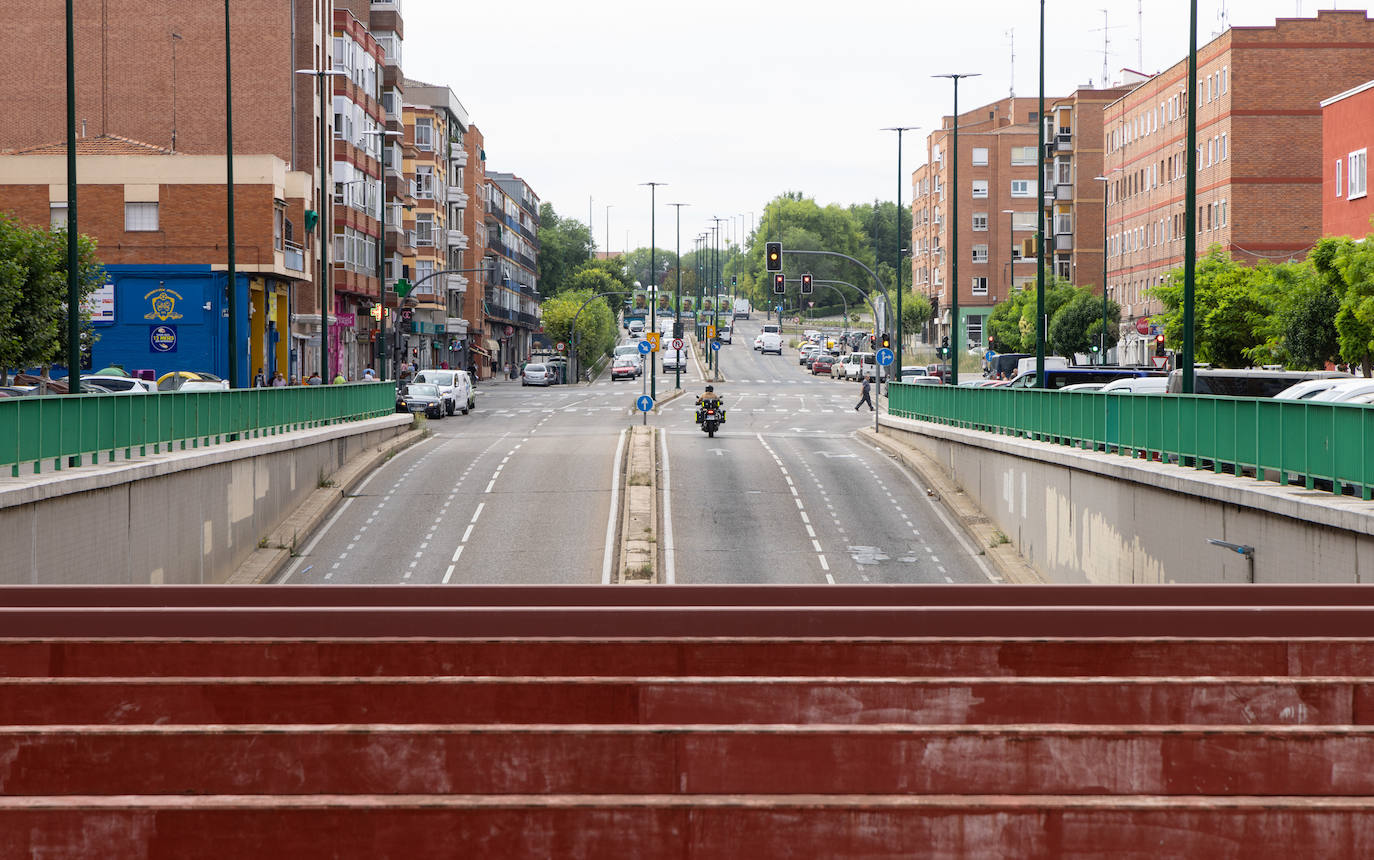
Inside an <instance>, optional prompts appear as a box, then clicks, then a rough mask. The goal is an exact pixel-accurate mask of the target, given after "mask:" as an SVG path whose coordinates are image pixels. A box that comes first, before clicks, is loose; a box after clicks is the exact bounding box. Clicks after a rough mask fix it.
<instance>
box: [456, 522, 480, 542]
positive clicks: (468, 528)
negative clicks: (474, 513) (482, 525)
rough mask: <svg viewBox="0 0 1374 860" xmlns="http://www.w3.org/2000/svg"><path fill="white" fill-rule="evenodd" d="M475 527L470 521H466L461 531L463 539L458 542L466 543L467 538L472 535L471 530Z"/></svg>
mask: <svg viewBox="0 0 1374 860" xmlns="http://www.w3.org/2000/svg"><path fill="white" fill-rule="evenodd" d="M474 528H476V526H475V525H473V524H472V523H468V527H467V529H466V530H465V531H464V532H463V539H462V540H461V541H459V543H467V542H468V538H470V537H472V530H473V529H474Z"/></svg>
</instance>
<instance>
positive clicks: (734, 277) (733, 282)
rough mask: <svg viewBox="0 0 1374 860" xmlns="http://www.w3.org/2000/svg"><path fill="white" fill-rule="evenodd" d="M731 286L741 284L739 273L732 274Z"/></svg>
mask: <svg viewBox="0 0 1374 860" xmlns="http://www.w3.org/2000/svg"><path fill="white" fill-rule="evenodd" d="M730 286H732V287H738V286H739V276H738V275H731V276H730Z"/></svg>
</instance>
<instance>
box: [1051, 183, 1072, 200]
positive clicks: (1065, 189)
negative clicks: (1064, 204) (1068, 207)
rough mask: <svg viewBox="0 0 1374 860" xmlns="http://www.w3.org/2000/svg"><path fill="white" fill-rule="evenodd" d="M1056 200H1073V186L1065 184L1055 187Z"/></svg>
mask: <svg viewBox="0 0 1374 860" xmlns="http://www.w3.org/2000/svg"><path fill="white" fill-rule="evenodd" d="M1054 199H1055V200H1060V201H1063V200H1072V199H1073V186H1072V185H1068V184H1064V183H1061V184H1059V185H1056V186H1054Z"/></svg>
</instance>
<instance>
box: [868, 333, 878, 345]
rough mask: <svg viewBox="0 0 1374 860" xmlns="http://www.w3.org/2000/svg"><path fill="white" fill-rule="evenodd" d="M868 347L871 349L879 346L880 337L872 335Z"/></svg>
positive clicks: (869, 337)
mask: <svg viewBox="0 0 1374 860" xmlns="http://www.w3.org/2000/svg"><path fill="white" fill-rule="evenodd" d="M868 345H869V346H870V347H875V346H877V345H878V336H877V335H876V334H871V335H869V336H868Z"/></svg>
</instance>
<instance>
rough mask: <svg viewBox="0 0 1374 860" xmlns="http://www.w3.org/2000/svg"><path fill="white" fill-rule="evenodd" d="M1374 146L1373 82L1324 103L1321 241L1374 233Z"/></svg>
mask: <svg viewBox="0 0 1374 860" xmlns="http://www.w3.org/2000/svg"><path fill="white" fill-rule="evenodd" d="M1370 144H1374V81H1368V82H1366V83H1363V84H1360V85H1359V86H1358V87H1355V88H1354V89H1351V90H1346V91H1345V92H1343V93H1341V94H1340V95H1338V96H1333V97H1331V98H1329V99H1327V100H1326V101H1324V102H1322V235H1323V236H1351V237H1353V238H1357V239H1359V238H1363V237H1365V236H1368V235H1369V234H1370V232H1371V231H1374V226H1372V225H1371V223H1370V219H1371V218H1374V197H1371V196H1370V195H1369V158H1368V155H1369V149H1370Z"/></svg>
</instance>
